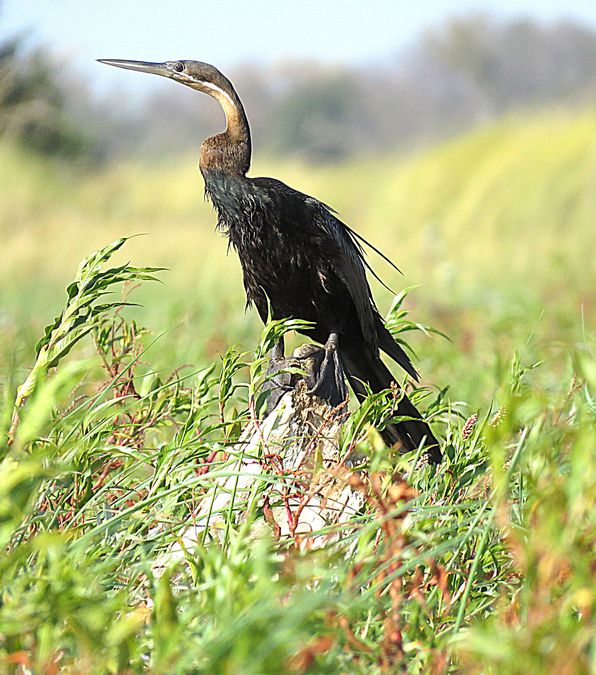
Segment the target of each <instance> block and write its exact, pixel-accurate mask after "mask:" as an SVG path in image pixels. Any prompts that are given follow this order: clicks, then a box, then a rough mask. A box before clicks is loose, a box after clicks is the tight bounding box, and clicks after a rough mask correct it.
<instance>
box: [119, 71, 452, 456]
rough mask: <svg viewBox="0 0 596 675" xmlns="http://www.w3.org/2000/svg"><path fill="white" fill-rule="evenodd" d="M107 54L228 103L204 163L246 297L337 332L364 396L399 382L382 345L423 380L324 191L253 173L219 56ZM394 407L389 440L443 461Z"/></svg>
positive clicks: (410, 411)
mask: <svg viewBox="0 0 596 675" xmlns="http://www.w3.org/2000/svg"><path fill="white" fill-rule="evenodd" d="M107 63H109V64H111V65H117V66H120V67H124V68H130V69H134V70H144V71H146V72H152V73H156V74H160V75H166V76H167V77H171V78H172V79H175V80H178V81H180V82H182V83H183V84H186V85H187V86H190V87H192V88H194V89H197V90H199V91H203V92H205V93H207V94H209V95H211V96H213V97H214V98H216V99H217V100H218V102H219V103H220V104H221V106H222V108H223V109H224V112H225V114H226V120H227V129H226V131H225V132H224V133H222V134H219V135H217V136H214V137H212V138H209V139H207V140H206V141H205V142H204V143H203V145H202V146H201V157H200V162H199V166H200V169H201V172H202V174H203V177H204V179H205V191H206V195H207V197H208V199H209V200H210V201H211V202H212V203H213V205H214V207H215V209H216V211H217V216H218V225H219V228H220V229H221V230H222V231H223V232H224V233H225V234H226V236H227V237H228V238H229V241H230V245H231V246H232V247H233V248H234V249H235V250H236V252H237V253H238V256H239V258H240V263H241V265H242V271H243V278H244V288H245V290H246V297H247V303H248V304H254V305H255V307H256V308H257V310H258V312H259V314H260V316H261V318H262V319H263V320H266V319H267V315H268V311H269V308H270V309H271V312H272V314H273V318H275V319H282V318H297V319H304V320H307V321H310V322H312V323H313V324H314V325H313V327H312V328H311V329H308V330H305V331H304V332H305V333H306V334H307V335H308V336H309V337H310V338H312V339H313V340H315V341H316V342H319V343H321V344H326V343H327V341H328V339H329V338H330V336H334V339H336V341H337V344H336V347H337V354H338V355H339V360H340V361H341V365H342V367H343V370H344V372H345V374H346V376H347V378H348V381H349V382H350V385H351V387H352V389H353V390H354V392H355V394H356V396H357V397H358V398H359V399H362V398H364V397H365V396H366V385H367V386H368V387H370V389H371V390H372V391H373V392H378V391H382V390H384V389H387V388H389V387H391V385H392V383H393V382H394V377H393V376H392V374H391V372H390V371H389V370H388V368H387V367H386V366H385V364H384V363H383V362H382V360H381V357H380V354H379V350H382V351H383V352H385V353H386V354H387V355H388V356H389V357H391V358H392V359H393V360H394V361H395V362H396V363H397V364H398V365H400V366H401V367H402V368H403V369H404V371H405V372H406V373H408V375H410V376H411V377H412V378H414V379H415V380H417V379H418V373H417V372H416V370H415V369H414V367H413V365H412V363H411V361H410V359H409V358H408V356H407V355H406V353H405V352H404V350H403V349H402V348H401V346H400V345H399V344H398V343H397V342H396V341H395V340H394V339H393V337H392V336H391V334H390V333H389V331H388V330H387V328H386V327H385V324H384V322H383V319H382V317H381V315H380V314H379V312H378V310H377V308H376V305H375V303H374V300H373V297H372V294H371V290H370V286H369V284H368V281H367V278H366V268H367V267H368V265H367V264H366V261H365V259H364V252H363V249H362V246H361V244H360V243H359V240H362V238H361V237H360V236H359V235H357V234H356V233H355V232H353V231H352V230H351V229H350V228H348V227H347V226H346V225H345V224H344V223H342V222H341V221H340V220H339V219H338V218H337V217H336V216H335V214H334V212H333V211H332V210H331V209H330V208H329V207H327V206H326V205H325V204H323V203H322V202H320V201H318V200H317V199H314V198H313V197H309V196H308V195H305V194H303V193H301V192H299V191H297V190H294V189H292V188H291V187H289V186H287V185H285V184H284V183H282V182H281V181H278V180H275V179H273V178H249V177H247V176H246V173H247V171H248V168H249V164H250V155H251V140H250V131H249V126H248V121H247V119H246V115H245V112H244V109H243V107H242V104H241V102H240V99H239V98H238V95H237V94H236V91H235V90H234V88H233V86H232V84H231V83H230V82H229V80H227V78H225V77H224V76H223V75H222V74H221V73H220V72H219V71H217V69H215V68H213V66H209V65H208V64H204V63H201V62H196V61H176V62H174V61H172V62H166V63H165V64H144V63H142V62H141V63H139V62H136V61H107ZM375 250H376V249H375ZM334 345H335V343H334ZM396 414H397V416H400V417H403V418H404V419H403V420H402V421H399V422H397V423H395V424H391V425H388V426H387V427H386V428H385V429H383V430H382V434H383V438H384V439H385V441H386V442H387V443H388V444H391V445H393V444H395V443H397V442H399V443H401V445H402V447H403V449H404V450H405V451H411V450H415V449H416V448H418V447H420V446H422V445H424V446H426V453H427V456H428V457H429V459H430V460H431V461H432V462H435V463H438V462H439V461H440V460H441V452H440V450H439V444H438V441H437V440H436V438H435V437H434V435H433V434H432V432H431V430H430V428H429V426H428V425H427V424H426V422H424V420H423V419H422V417H421V415H420V413H419V412H418V410H417V409H416V408H415V406H414V405H413V404H412V403H411V402H410V400H409V399H408V397H407V396H406V394H405V393H404V392H401V399H400V400H399V403H398V404H397V409H396Z"/></svg>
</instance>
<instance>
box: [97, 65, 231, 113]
mask: <svg viewBox="0 0 596 675" xmlns="http://www.w3.org/2000/svg"><path fill="white" fill-rule="evenodd" d="M98 61H99V62H100V63H105V64H106V65H108V66H115V67H116V68H125V69H126V70H138V71H139V72H140V73H150V74H151V75H161V76H162V77H168V78H170V79H171V80H175V81H176V82H180V84H185V85H186V86H187V87H191V88H192V89H196V90H197V91H202V92H204V93H205V94H209V95H210V96H213V98H215V99H217V100H218V101H219V102H220V103H222V105H223V102H222V101H225V100H226V99H229V100H230V103H232V104H234V105H237V103H236V99H237V95H236V92H235V91H234V87H233V86H232V83H231V82H230V81H229V80H228V78H227V77H226V76H225V75H223V73H221V72H220V71H219V70H218V69H217V68H216V67H215V66H212V65H211V64H209V63H203V62H202V61H189V60H183V61H164V62H163V63H153V62H151V61H125V60H122V59H98Z"/></svg>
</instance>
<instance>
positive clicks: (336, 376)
mask: <svg viewBox="0 0 596 675" xmlns="http://www.w3.org/2000/svg"><path fill="white" fill-rule="evenodd" d="M317 351H318V354H317V355H316V358H313V360H314V363H315V365H316V368H313V373H312V377H311V378H310V381H309V378H308V377H307V378H305V379H306V382H307V384H308V385H309V390H308V393H309V394H314V395H315V396H318V397H319V398H322V399H323V400H325V401H328V402H329V403H330V404H331V405H332V406H337V405H339V404H340V403H343V402H344V401H345V400H346V399H347V397H348V390H347V388H346V381H345V378H344V371H343V368H342V367H341V363H340V360H339V354H338V351H337V333H331V335H330V336H329V339H328V340H327V342H326V344H325V346H324V347H323V348H322V349H321V348H319V349H318V350H317ZM311 383H312V384H311Z"/></svg>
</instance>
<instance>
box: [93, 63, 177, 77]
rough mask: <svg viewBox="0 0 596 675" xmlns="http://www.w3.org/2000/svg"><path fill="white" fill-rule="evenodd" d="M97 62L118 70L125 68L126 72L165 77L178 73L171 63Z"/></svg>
mask: <svg viewBox="0 0 596 675" xmlns="http://www.w3.org/2000/svg"><path fill="white" fill-rule="evenodd" d="M97 60H98V61H99V63H105V64H106V65H108V66H116V68H125V69H126V70H138V71H139V72H141V73H151V74H152V75H163V76H164V77H172V76H173V75H174V74H175V73H176V71H174V70H173V68H172V67H171V64H169V63H151V62H150V61H124V60H122V59H97Z"/></svg>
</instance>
